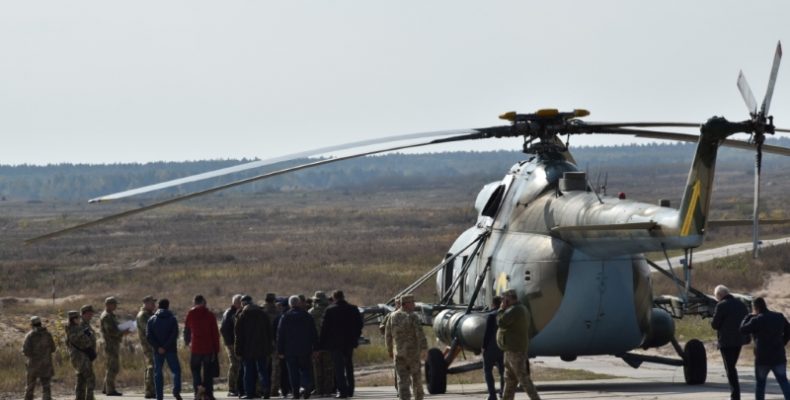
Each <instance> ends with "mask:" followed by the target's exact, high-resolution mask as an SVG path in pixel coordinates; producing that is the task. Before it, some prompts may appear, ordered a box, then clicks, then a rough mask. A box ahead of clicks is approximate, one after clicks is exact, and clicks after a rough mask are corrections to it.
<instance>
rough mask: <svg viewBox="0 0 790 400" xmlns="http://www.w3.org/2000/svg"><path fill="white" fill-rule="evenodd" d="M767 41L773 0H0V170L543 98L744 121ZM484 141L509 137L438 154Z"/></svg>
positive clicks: (296, 142) (432, 116)
mask: <svg viewBox="0 0 790 400" xmlns="http://www.w3.org/2000/svg"><path fill="white" fill-rule="evenodd" d="M777 40H784V41H785V43H784V44H785V46H786V48H789V49H790V2H788V1H786V0H784V1H759V2H757V1H752V2H746V1H737V2H736V1H721V0H715V1H714V0H711V1H634V0H628V1H626V0H623V1H575V2H569V1H543V2H531V1H462V0H448V1H389V2H383V1H370V0H365V1H363V0H359V1H345V0H333V1H323V2H320V1H301V0H288V1H257V0H256V1H225V2H218V1H195V0H190V1H134V2H131V1H126V2H120V1H106V0H101V1H78V0H75V1H62V0H57V1H55V0H53V1H5V2H1V3H0V137H2V144H1V145H0V164H19V163H33V164H46V163H55V162H81V163H101V162H128V161H139V162H145V161H155V160H195V159H206V158H211V159H216V158H239V157H264V158H265V157H273V156H277V155H282V154H287V153H292V152H298V151H301V150H306V149H310V148H317V147H324V146H329V145H333V144H338V143H344V142H351V141H357V140H364V139H367V138H371V137H381V136H387V135H394V134H401V133H411V132H421V131H433V130H441V129H456V128H467V127H479V126H491V125H497V124H499V123H500V121H499V120H497V118H496V117H497V115H499V114H500V113H501V112H504V111H509V110H518V111H521V112H528V111H533V110H535V109H538V108H547V107H552V108H554V107H556V108H561V109H572V108H587V109H589V110H590V111H591V112H592V115H591V116H590V117H588V120H591V121H592V120H599V121H615V120H629V121H631V120H662V121H669V120H677V121H690V122H702V121H704V120H705V119H707V118H708V117H710V116H712V115H714V114H716V115H725V116H727V117H729V118H730V119H743V118H745V117H746V108H745V106H744V104H743V101H742V100H741V98H740V95H739V94H738V91H737V89H736V86H735V81H736V78H737V75H738V71H739V69H743V70H744V72H745V74H746V76H747V78H748V79H749V82H750V84H751V86H752V89H753V91H754V92H755V96H756V97H757V98H758V101H760V100H761V99H762V96H763V93H764V92H765V85H766V83H767V79H768V72H769V69H770V63H771V60H772V58H773V53H774V48H775V46H776V42H777ZM786 58H788V57H786ZM788 64H790V59H786V60H785V61H784V65H783V67H782V68H781V69H780V73H779V79H778V84H777V87H776V93H775V96H774V101H773V105H772V109H771V111H772V114H774V115H775V116H776V124H777V125H778V126H780V127H790V66H788ZM621 142H622V138H611V137H596V138H590V137H585V138H579V139H575V140H573V139H572V144H573V143H576V144H614V143H621ZM492 146H496V147H500V148H518V142H517V141H515V142H514V141H512V140H511V141H501V140H500V141H497V142H491V143H488V144H485V145H484V144H481V143H467V144H464V145H463V146H454V147H452V148H450V149H490V148H493V147H492ZM442 149H447V148H446V147H445V148H433V149H430V150H442Z"/></svg>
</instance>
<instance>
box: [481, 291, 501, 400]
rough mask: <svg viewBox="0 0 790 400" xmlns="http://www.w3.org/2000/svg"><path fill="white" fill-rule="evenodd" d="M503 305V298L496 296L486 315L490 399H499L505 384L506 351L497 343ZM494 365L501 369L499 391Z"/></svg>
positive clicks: (485, 366) (485, 355)
mask: <svg viewBox="0 0 790 400" xmlns="http://www.w3.org/2000/svg"><path fill="white" fill-rule="evenodd" d="M501 305H502V298H501V297H499V296H495V297H494V298H493V300H492V301H491V310H492V311H491V312H489V313H488V316H487V317H486V333H485V335H484V336H483V375H484V376H485V379H486V386H487V387H488V400H497V399H498V398H499V396H501V395H502V388H503V387H504V386H505V374H504V371H505V353H503V352H502V349H500V348H499V346H497V344H496V329H497V325H496V316H497V311H499V307H500V306H501ZM494 366H496V367H497V370H498V371H499V392H497V390H496V384H495V382H494Z"/></svg>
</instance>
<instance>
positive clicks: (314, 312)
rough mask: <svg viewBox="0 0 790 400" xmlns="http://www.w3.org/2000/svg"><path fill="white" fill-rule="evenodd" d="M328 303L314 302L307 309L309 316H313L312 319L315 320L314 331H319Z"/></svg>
mask: <svg viewBox="0 0 790 400" xmlns="http://www.w3.org/2000/svg"><path fill="white" fill-rule="evenodd" d="M328 306H329V305H328V304H319V303H316V304H314V305H313V307H312V308H310V310H309V311H307V312H308V313H309V314H310V316H311V317H313V321H315V331H316V332H321V324H322V323H323V322H324V313H325V312H326V308H327V307H328Z"/></svg>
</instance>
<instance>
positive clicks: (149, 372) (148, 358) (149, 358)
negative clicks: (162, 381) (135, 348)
mask: <svg viewBox="0 0 790 400" xmlns="http://www.w3.org/2000/svg"><path fill="white" fill-rule="evenodd" d="M143 357H145V396H146V397H154V396H156V391H155V390H154V351H153V349H151V348H150V347H148V349H143Z"/></svg>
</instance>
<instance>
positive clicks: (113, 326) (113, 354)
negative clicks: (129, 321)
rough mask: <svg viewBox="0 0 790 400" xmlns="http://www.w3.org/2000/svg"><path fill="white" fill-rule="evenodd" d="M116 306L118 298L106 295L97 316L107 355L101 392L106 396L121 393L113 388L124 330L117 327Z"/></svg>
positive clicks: (118, 366) (118, 367)
mask: <svg viewBox="0 0 790 400" xmlns="http://www.w3.org/2000/svg"><path fill="white" fill-rule="evenodd" d="M116 308H118V299H116V298H115V297H108V298H107V299H105V300H104V312H102V313H101V317H99V322H100V323H101V334H102V337H103V338H104V354H105V355H106V356H107V371H106V373H105V374H104V388H103V389H102V391H101V392H102V393H104V394H106V395H107V396H121V393H120V392H118V391H117V390H115V377H116V376H118V371H119V370H120V363H119V360H118V357H119V354H118V353H119V352H120V351H121V340H122V339H123V335H124V332H122V331H121V330H120V329H118V318H117V317H116V316H115V309H116Z"/></svg>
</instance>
